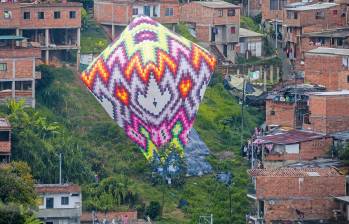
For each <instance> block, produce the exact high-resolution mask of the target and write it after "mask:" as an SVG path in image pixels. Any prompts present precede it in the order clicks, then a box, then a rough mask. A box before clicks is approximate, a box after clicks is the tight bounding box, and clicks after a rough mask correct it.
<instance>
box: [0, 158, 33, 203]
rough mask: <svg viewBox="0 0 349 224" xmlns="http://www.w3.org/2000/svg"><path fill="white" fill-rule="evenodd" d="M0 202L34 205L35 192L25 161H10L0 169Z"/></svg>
mask: <svg viewBox="0 0 349 224" xmlns="http://www.w3.org/2000/svg"><path fill="white" fill-rule="evenodd" d="M0 186H1V188H0V202H2V203H5V204H8V203H18V204H22V205H25V206H34V205H35V199H36V193H35V190H34V181H33V179H32V176H31V173H30V168H29V166H28V165H27V164H26V163H25V162H12V163H10V164H8V165H6V166H3V167H2V168H1V169H0Z"/></svg>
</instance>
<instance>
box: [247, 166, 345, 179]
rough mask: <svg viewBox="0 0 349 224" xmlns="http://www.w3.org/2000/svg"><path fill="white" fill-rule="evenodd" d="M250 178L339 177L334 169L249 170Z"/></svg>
mask: <svg viewBox="0 0 349 224" xmlns="http://www.w3.org/2000/svg"><path fill="white" fill-rule="evenodd" d="M247 172H248V174H249V175H250V176H253V177H257V176H266V177H320V176H327V177H329V176H341V174H340V173H339V172H338V171H337V170H336V169H335V168H279V169H251V170H248V171H247Z"/></svg>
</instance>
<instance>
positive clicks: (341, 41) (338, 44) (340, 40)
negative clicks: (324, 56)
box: [337, 38, 343, 46]
mask: <svg viewBox="0 0 349 224" xmlns="http://www.w3.org/2000/svg"><path fill="white" fill-rule="evenodd" d="M337 46H343V39H342V38H338V39H337Z"/></svg>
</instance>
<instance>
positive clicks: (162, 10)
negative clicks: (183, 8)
mask: <svg viewBox="0 0 349 224" xmlns="http://www.w3.org/2000/svg"><path fill="white" fill-rule="evenodd" d="M179 8H180V6H179V2H178V1H176V0H153V1H131V0H96V1H94V17H95V19H96V21H97V22H98V23H100V24H102V25H103V26H104V27H106V28H107V29H108V31H109V34H110V36H111V37H112V38H114V37H116V36H118V34H120V33H121V32H122V30H123V29H124V28H125V27H126V26H127V25H128V24H129V23H130V22H131V21H132V19H133V18H134V17H135V16H137V15H146V16H149V17H151V18H153V19H155V20H156V21H158V22H160V23H162V24H163V25H166V26H168V27H169V28H174V25H175V24H177V23H178V22H179V17H180V10H179Z"/></svg>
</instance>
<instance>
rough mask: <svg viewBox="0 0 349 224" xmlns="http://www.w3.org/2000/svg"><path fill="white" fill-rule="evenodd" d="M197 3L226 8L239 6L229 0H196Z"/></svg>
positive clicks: (209, 6)
mask: <svg viewBox="0 0 349 224" xmlns="http://www.w3.org/2000/svg"><path fill="white" fill-rule="evenodd" d="M195 3H197V4H200V5H202V6H205V7H207V8H213V9H225V8H239V6H238V5H234V4H231V3H229V2H225V1H220V0H213V1H195Z"/></svg>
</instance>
